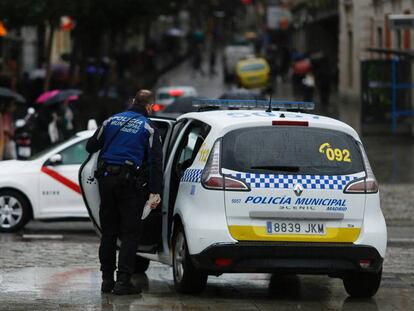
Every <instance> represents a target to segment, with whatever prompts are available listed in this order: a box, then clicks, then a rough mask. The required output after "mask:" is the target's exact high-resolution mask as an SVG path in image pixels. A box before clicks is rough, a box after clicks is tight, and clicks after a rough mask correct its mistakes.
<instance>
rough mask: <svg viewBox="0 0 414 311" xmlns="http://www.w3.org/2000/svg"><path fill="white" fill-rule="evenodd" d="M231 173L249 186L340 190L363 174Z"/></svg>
mask: <svg viewBox="0 0 414 311" xmlns="http://www.w3.org/2000/svg"><path fill="white" fill-rule="evenodd" d="M231 175H232V176H234V177H236V178H238V179H242V180H244V181H245V182H246V183H248V184H249V185H250V187H251V188H274V189H291V188H292V187H293V186H294V185H295V184H301V185H302V186H303V188H304V189H326V190H342V189H343V188H344V187H345V186H346V185H347V184H348V183H349V182H350V181H352V180H355V179H357V178H360V177H362V176H363V175H364V174H355V175H274V174H253V173H238V172H234V173H232V174H231Z"/></svg>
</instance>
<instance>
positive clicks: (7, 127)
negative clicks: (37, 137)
mask: <svg viewBox="0 0 414 311" xmlns="http://www.w3.org/2000/svg"><path fill="white" fill-rule="evenodd" d="M15 110H16V103H15V102H14V101H9V102H8V103H7V104H6V105H5V108H4V110H3V113H2V119H3V125H2V127H3V144H4V154H3V159H4V160H14V159H17V152H16V143H15V141H14V121H13V113H14V111H15Z"/></svg>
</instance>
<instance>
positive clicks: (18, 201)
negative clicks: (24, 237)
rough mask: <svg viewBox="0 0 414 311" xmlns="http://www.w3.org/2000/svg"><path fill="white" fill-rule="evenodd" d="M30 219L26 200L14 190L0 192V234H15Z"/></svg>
mask: <svg viewBox="0 0 414 311" xmlns="http://www.w3.org/2000/svg"><path fill="white" fill-rule="evenodd" d="M29 219H30V205H29V202H28V201H27V199H26V198H25V197H24V196H23V195H22V194H21V193H19V192H17V191H14V190H0V232H16V231H17V230H19V229H20V228H22V227H23V226H24V225H25V224H26V223H27V222H28V221H29Z"/></svg>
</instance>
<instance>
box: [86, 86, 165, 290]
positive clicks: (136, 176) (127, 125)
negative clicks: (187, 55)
mask: <svg viewBox="0 0 414 311" xmlns="http://www.w3.org/2000/svg"><path fill="white" fill-rule="evenodd" d="M153 103H154V96H153V94H152V92H151V91H149V90H139V91H138V92H137V94H136V96H135V98H134V101H133V104H132V106H131V107H130V109H129V110H127V111H125V112H122V113H119V114H116V115H114V116H112V117H110V118H109V119H108V120H106V121H105V122H104V123H103V124H102V126H101V127H100V128H98V129H97V130H96V132H95V133H94V135H93V136H92V137H91V138H90V139H89V140H88V142H87V145H86V150H87V151H88V152H89V153H94V152H96V151H98V150H101V153H100V160H99V162H98V168H97V171H96V177H97V178H98V183H99V192H100V196H101V206H100V211H99V219H100V223H101V231H102V237H101V244H100V248H99V259H100V262H101V271H102V287H101V290H102V292H104V293H109V292H111V291H112V290H113V293H114V294H117V295H127V294H135V293H140V292H141V290H140V289H138V288H136V287H134V286H133V285H132V283H131V274H132V273H133V272H134V269H135V256H136V251H137V247H138V241H139V235H140V226H141V224H140V222H141V215H142V212H143V207H144V205H145V202H146V201H147V199H148V198H149V196H150V195H151V197H153V196H157V195H159V194H160V193H161V189H162V145H161V137H160V135H159V133H158V130H157V128H156V127H155V126H154V125H153V124H152V123H151V121H150V120H148V118H147V117H148V114H149V113H150V112H151V110H152V106H153ZM158 203H159V200H158V201H156V202H154V203H153V204H152V205H151V208H156V207H157V204H158ZM117 238H120V239H121V248H120V250H119V256H118V270H117V280H116V283H115V282H114V271H115V269H116V241H117Z"/></svg>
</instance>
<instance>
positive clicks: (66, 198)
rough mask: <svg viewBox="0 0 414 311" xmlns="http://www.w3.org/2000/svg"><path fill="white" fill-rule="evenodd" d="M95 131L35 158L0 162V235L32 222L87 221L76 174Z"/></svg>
mask: <svg viewBox="0 0 414 311" xmlns="http://www.w3.org/2000/svg"><path fill="white" fill-rule="evenodd" d="M92 133H93V132H92V131H84V132H79V133H78V134H76V135H75V136H74V137H72V138H71V139H69V140H67V141H65V142H63V143H61V144H59V145H56V146H53V147H51V148H49V149H46V150H44V151H42V152H41V153H39V154H36V155H34V156H33V157H32V158H29V159H28V160H8V161H2V162H0V232H14V231H17V230H19V229H20V228H22V227H23V226H24V225H25V224H26V223H27V222H28V221H29V220H30V219H51V218H55V219H58V218H85V219H87V218H88V212H87V210H86V208H85V204H84V203H83V200H82V196H81V191H80V187H79V184H78V180H77V175H78V171H79V167H80V165H81V164H82V163H83V162H84V161H85V159H86V158H87V156H88V153H87V152H86V150H85V145H86V140H87V139H88V138H89V137H90V136H91V135H92Z"/></svg>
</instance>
